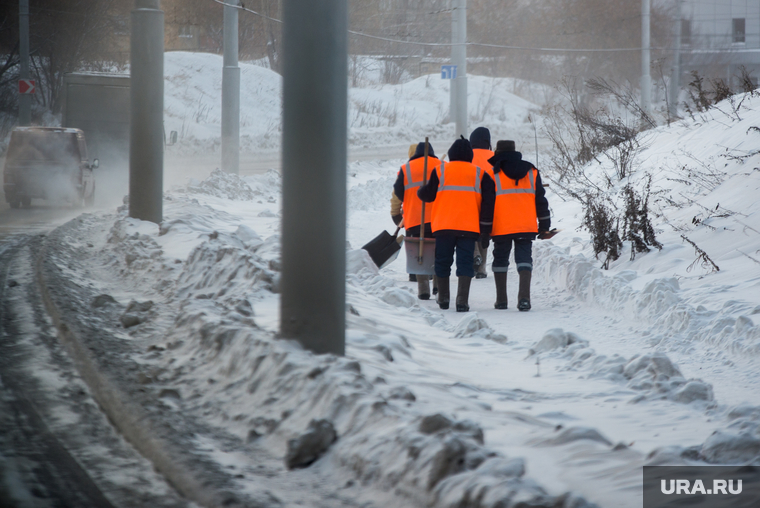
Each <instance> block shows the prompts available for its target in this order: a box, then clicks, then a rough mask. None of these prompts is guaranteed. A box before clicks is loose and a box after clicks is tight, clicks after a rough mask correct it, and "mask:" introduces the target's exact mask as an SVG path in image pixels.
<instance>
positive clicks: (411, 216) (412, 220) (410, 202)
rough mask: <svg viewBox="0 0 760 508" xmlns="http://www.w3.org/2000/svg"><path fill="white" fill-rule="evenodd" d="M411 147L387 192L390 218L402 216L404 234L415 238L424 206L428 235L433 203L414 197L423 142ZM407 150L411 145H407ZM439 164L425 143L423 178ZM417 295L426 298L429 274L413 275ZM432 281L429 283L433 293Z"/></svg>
mask: <svg viewBox="0 0 760 508" xmlns="http://www.w3.org/2000/svg"><path fill="white" fill-rule="evenodd" d="M414 146H415V150H414V152H413V153H412V155H410V156H409V161H408V162H407V163H406V164H404V165H403V166H401V169H399V171H398V176H397V177H396V183H394V184H393V194H392V195H391V218H392V219H393V222H395V223H396V225H397V226H398V225H399V224H401V221H402V219H403V221H404V228H405V230H406V236H408V237H411V238H419V236H420V221H421V219H422V207H423V205H424V206H425V238H432V237H433V232H432V230H431V228H430V222H431V220H432V218H433V217H432V216H433V206H432V205H429V204H424V203H423V202H422V201H421V200H420V198H418V197H417V189H419V188H420V187H422V182H423V171H424V169H425V143H419V144H417V145H414ZM410 152H411V147H410ZM440 164H441V161H440V160H438V158H437V157H436V156H435V152H434V151H433V146H432V145H431V144H429V143H428V160H427V177H428V178H430V175H431V174H432V172H433V170H434V169H435V168H437V167H438V166H439V165H440ZM416 280H417V298H419V299H420V300H427V299H429V298H430V284H429V282H430V276H429V275H417V276H416ZM435 290H436V284H433V291H434V293H433V294H435Z"/></svg>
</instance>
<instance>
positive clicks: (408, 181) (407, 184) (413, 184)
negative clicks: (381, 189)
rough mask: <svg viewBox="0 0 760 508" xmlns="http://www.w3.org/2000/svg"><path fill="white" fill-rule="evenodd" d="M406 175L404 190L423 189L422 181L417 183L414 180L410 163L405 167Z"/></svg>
mask: <svg viewBox="0 0 760 508" xmlns="http://www.w3.org/2000/svg"><path fill="white" fill-rule="evenodd" d="M404 168H405V169H404V174H405V175H406V182H404V189H414V188H415V187H422V180H420V181H419V182H415V181H414V178H412V166H411V164H409V163H408V162H407V163H406V165H405V166H404Z"/></svg>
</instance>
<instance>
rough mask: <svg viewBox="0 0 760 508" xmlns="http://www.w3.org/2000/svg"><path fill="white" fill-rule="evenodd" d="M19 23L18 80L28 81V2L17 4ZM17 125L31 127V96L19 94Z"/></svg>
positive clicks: (26, 0) (25, 0) (21, 1)
mask: <svg viewBox="0 0 760 508" xmlns="http://www.w3.org/2000/svg"><path fill="white" fill-rule="evenodd" d="M18 21H19V27H18V28H19V32H18V33H19V41H18V43H19V44H18V46H19V57H21V72H20V73H19V79H30V78H31V76H30V75H29V0H19V2H18ZM18 124H19V125H20V126H22V127H24V126H27V125H32V96H31V95H30V94H26V93H24V94H19V96H18Z"/></svg>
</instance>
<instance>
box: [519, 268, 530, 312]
mask: <svg viewBox="0 0 760 508" xmlns="http://www.w3.org/2000/svg"><path fill="white" fill-rule="evenodd" d="M532 274H533V272H531V271H530V270H523V271H521V272H518V275H519V276H520V287H519V289H518V290H517V309H518V310H521V311H523V310H530V277H531V275H532Z"/></svg>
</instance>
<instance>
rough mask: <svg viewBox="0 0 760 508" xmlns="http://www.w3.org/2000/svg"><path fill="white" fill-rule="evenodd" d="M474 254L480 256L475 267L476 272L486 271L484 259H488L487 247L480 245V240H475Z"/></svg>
mask: <svg viewBox="0 0 760 508" xmlns="http://www.w3.org/2000/svg"><path fill="white" fill-rule="evenodd" d="M475 256H480V258H481V259H482V261H481V263H480V266H479V267H478V269H477V272H478V273H487V272H486V260H487V259H488V247H486V248H485V249H484V248H483V247H481V246H480V242H475Z"/></svg>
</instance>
